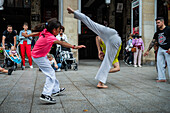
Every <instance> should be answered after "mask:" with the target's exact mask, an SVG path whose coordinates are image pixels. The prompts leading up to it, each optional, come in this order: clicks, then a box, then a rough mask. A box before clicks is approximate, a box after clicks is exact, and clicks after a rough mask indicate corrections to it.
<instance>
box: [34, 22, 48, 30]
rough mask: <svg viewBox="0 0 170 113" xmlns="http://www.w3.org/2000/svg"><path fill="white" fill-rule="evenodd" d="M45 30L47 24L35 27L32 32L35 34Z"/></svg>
mask: <svg viewBox="0 0 170 113" xmlns="http://www.w3.org/2000/svg"><path fill="white" fill-rule="evenodd" d="M45 28H46V26H45V23H40V24H38V25H37V26H35V27H34V28H33V30H32V31H33V32H41V31H43V29H45Z"/></svg>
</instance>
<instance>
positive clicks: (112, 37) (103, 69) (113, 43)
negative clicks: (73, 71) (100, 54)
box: [74, 11, 121, 83]
mask: <svg viewBox="0 0 170 113" xmlns="http://www.w3.org/2000/svg"><path fill="white" fill-rule="evenodd" d="M74 17H75V18H77V19H79V20H81V21H82V22H83V23H84V24H85V25H86V26H87V27H88V28H89V29H91V30H92V31H93V32H95V33H96V34H97V35H98V36H100V37H101V38H102V39H103V41H104V43H105V45H106V53H105V57H104V59H103V62H102V64H101V66H100V69H99V70H98V72H97V75H96V77H95V79H97V80H99V81H101V82H102V83H106V80H107V76H108V73H109V70H110V68H111V66H112V62H113V60H114V59H115V56H116V54H117V51H118V49H119V47H120V45H121V38H120V37H119V35H118V33H117V31H116V30H115V29H111V28H109V27H105V26H103V25H100V24H98V23H95V22H94V21H92V20H91V19H90V18H89V17H87V16H86V15H84V14H82V13H80V12H79V11H75V12H74Z"/></svg>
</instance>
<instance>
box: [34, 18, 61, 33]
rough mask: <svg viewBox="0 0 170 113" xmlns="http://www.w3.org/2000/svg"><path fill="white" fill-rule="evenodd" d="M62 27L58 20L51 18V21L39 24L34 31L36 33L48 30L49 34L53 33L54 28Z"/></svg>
mask: <svg viewBox="0 0 170 113" xmlns="http://www.w3.org/2000/svg"><path fill="white" fill-rule="evenodd" d="M59 27H61V23H60V22H59V21H57V19H56V18H51V19H49V20H47V22H46V23H41V24H38V25H37V26H35V27H34V29H33V31H34V32H41V31H43V29H45V28H46V29H47V31H48V32H50V33H52V30H53V29H54V28H56V29H57V28H59Z"/></svg>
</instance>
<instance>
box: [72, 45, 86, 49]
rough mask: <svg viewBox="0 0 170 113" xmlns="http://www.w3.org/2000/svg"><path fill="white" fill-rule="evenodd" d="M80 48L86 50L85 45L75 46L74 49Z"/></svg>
mask: <svg viewBox="0 0 170 113" xmlns="http://www.w3.org/2000/svg"><path fill="white" fill-rule="evenodd" d="M80 48H86V46H85V45H79V46H75V47H74V49H80Z"/></svg>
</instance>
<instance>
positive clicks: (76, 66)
mask: <svg viewBox="0 0 170 113" xmlns="http://www.w3.org/2000/svg"><path fill="white" fill-rule="evenodd" d="M73 69H74V70H75V71H77V70H78V65H77V63H76V65H75V66H74V67H73Z"/></svg>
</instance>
